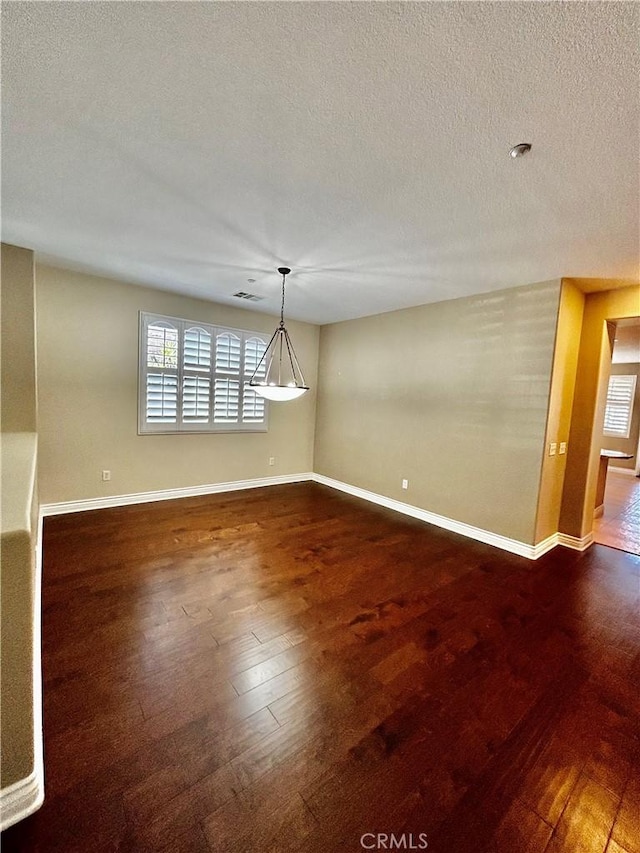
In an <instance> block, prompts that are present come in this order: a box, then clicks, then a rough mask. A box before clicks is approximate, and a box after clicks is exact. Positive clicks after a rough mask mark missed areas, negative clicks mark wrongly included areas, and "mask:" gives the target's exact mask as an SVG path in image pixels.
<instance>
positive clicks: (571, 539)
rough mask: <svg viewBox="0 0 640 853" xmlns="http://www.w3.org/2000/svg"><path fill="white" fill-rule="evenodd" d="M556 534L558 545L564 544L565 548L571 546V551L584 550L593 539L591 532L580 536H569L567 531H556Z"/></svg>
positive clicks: (591, 543)
mask: <svg viewBox="0 0 640 853" xmlns="http://www.w3.org/2000/svg"><path fill="white" fill-rule="evenodd" d="M556 536H557V538H558V545H564V547H565V548H571V549H572V550H573V551H586V550H587V548H588V547H589V546H590V545H593V543H594V541H595V540H594V538H593V532H591V533H587V535H586V536H583V537H582V538H579V537H578V536H569V534H568V533H556Z"/></svg>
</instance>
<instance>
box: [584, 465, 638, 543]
mask: <svg viewBox="0 0 640 853" xmlns="http://www.w3.org/2000/svg"><path fill="white" fill-rule="evenodd" d="M593 535H594V539H595V540H596V542H598V543H599V544H600V545H609V547H611V548H620V549H621V550H622V551H629V552H630V553H632V554H638V555H639V556H640V479H639V478H638V477H633V476H631V475H629V474H618V473H617V472H616V471H609V474H608V475H607V486H606V489H605V492H604V514H603V515H602V516H600V518H596V519H594V521H593Z"/></svg>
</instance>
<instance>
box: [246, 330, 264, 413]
mask: <svg viewBox="0 0 640 853" xmlns="http://www.w3.org/2000/svg"><path fill="white" fill-rule="evenodd" d="M266 348H267V345H266V343H265V342H264V341H263V340H261V339H260V338H256V337H251V338H247V340H246V341H245V345H244V375H245V377H246V378H247V380H249V379H251V377H252V376H253V374H254V373H255V372H256V370H257V368H258V364H260V359H261V358H262V356H263V355H264V351H265V349H266ZM266 371H267V360H266V359H265V360H264V361H263V362H262V364H260V370H258V373H257V376H258V378H261V377H263V376H264V375H265V373H266ZM263 399H264V398H263Z"/></svg>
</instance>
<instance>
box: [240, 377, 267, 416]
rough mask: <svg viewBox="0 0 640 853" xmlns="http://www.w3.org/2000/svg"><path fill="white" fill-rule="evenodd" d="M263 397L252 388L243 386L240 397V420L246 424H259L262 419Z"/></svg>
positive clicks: (263, 410)
mask: <svg viewBox="0 0 640 853" xmlns="http://www.w3.org/2000/svg"><path fill="white" fill-rule="evenodd" d="M264 412H265V399H264V397H260V396H259V395H258V394H256V392H255V391H254V390H253V388H247V387H246V386H245V389H244V394H243V397H242V420H243V422H244V423H246V424H261V423H262V422H263V421H264Z"/></svg>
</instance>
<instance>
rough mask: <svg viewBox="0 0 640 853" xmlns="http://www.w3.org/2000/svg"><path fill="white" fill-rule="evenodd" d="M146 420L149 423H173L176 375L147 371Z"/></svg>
mask: <svg viewBox="0 0 640 853" xmlns="http://www.w3.org/2000/svg"><path fill="white" fill-rule="evenodd" d="M146 413H147V420H148V421H149V423H151V424H175V423H176V420H177V413H178V377H177V376H171V375H169V374H166V373H147V395H146Z"/></svg>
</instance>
